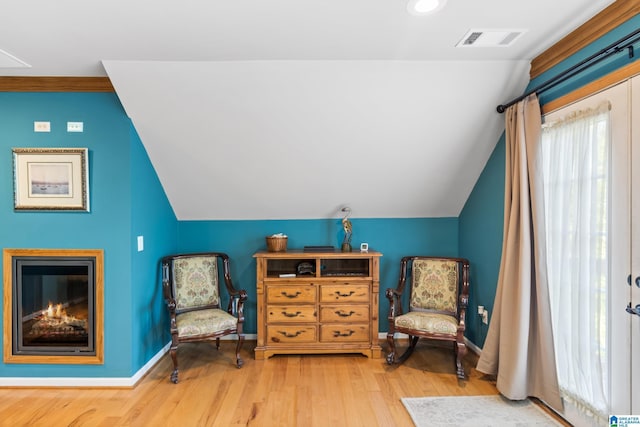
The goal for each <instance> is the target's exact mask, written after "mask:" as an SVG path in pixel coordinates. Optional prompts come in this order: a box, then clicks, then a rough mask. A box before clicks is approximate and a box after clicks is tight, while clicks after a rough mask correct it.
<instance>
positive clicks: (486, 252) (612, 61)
mask: <svg viewBox="0 0 640 427" xmlns="http://www.w3.org/2000/svg"><path fill="white" fill-rule="evenodd" d="M639 27H640V16H635V17H634V18H632V19H631V20H629V21H627V22H625V23H624V24H622V25H620V26H619V27H618V28H616V29H614V30H613V31H611V32H610V33H608V34H606V35H604V36H603V37H601V38H600V39H598V40H596V41H595V42H593V43H592V44H590V45H589V46H587V47H585V48H583V49H582V50H580V51H579V52H577V53H576V54H575V55H572V56H571V57H569V58H567V59H566V60H565V61H563V62H561V63H560V64H558V65H556V66H555V67H553V68H551V69H550V70H548V71H546V72H545V73H543V74H542V75H540V76H538V77H537V78H536V79H534V80H532V81H531V82H529V85H528V88H527V91H528V90H531V89H532V88H535V87H538V86H539V85H541V84H542V83H545V82H546V81H548V80H549V79H551V78H552V77H554V76H555V75H557V74H559V73H561V72H562V71H564V70H566V69H568V68H570V67H571V66H573V65H575V64H578V63H579V62H581V61H583V60H584V59H586V58H588V57H589V56H591V55H594V54H595V53H597V52H599V51H600V50H602V49H604V48H606V47H607V46H609V45H610V44H612V43H614V42H616V41H617V40H619V39H621V38H622V37H624V36H625V35H627V34H629V33H631V32H633V31H635V30H637V29H638V28H639ZM639 45H640V43H638V44H636V45H635V46H634V47H635V52H636V56H635V57H634V58H629V57H628V55H627V51H626V50H625V51H624V52H622V53H620V54H618V55H615V56H614V57H611V58H609V59H607V60H604V61H602V62H600V63H598V64H597V65H595V66H594V67H592V68H590V69H589V70H588V71H586V72H584V73H581V74H580V75H579V76H578V77H576V78H572V79H569V80H567V81H565V82H563V83H561V84H559V85H558V86H556V87H555V88H553V89H552V90H549V91H546V92H543V93H542V94H541V95H540V96H539V98H540V102H541V104H545V103H548V102H549V101H552V100H554V99H556V98H558V97H560V96H563V95H565V94H567V93H569V92H571V91H573V90H575V89H577V88H578V87H581V86H583V85H585V84H586V83H589V82H591V81H593V80H596V79H598V78H600V77H602V76H604V75H606V74H608V73H610V72H612V71H614V70H616V69H618V68H620V67H623V66H625V65H627V64H629V63H631V62H633V61H636V60H637V59H638V57H639V56H640V46H639ZM504 101H505V102H506V101H508V100H504ZM504 144H505V142H504V134H503V135H502V137H501V138H500V140H499V142H498V144H497V146H496V148H495V150H494V152H493V154H492V156H491V158H490V159H489V161H488V162H487V164H486V166H485V168H484V170H483V172H482V174H481V175H480V178H479V179H478V182H477V183H476V185H475V187H474V189H473V191H472V193H471V195H470V196H469V198H468V200H467V202H466V204H465V206H464V209H463V210H462V212H461V214H460V217H459V219H460V236H461V237H460V256H463V257H466V258H469V259H470V260H471V279H472V288H471V296H470V306H471V314H472V315H471V316H470V318H469V321H468V323H469V328H468V333H467V336H468V337H469V339H470V340H471V341H472V342H474V343H475V344H476V345H478V346H480V347H482V346H483V345H484V340H485V338H486V332H487V326H486V325H482V324H480V322H479V321H478V320H479V319H478V316H477V314H474V310H475V309H476V307H477V306H478V305H485V306H487V307H489V309H490V313H493V310H492V308H493V300H494V299H495V292H496V285H497V279H498V272H499V269H500V258H501V252H502V235H503V230H502V227H503V222H504V211H503V205H504V201H503V198H504V177H505V171H504V161H505V158H504V156H505V148H504ZM498 240H499V243H498ZM475 313H477V312H475Z"/></svg>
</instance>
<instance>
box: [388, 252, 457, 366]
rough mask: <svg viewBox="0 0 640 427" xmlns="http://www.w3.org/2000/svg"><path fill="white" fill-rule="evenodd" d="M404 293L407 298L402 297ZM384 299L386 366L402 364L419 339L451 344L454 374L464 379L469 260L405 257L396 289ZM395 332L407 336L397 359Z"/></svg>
mask: <svg viewBox="0 0 640 427" xmlns="http://www.w3.org/2000/svg"><path fill="white" fill-rule="evenodd" d="M407 278H409V279H408V282H409V285H408V286H407ZM405 290H406V291H407V292H408V294H409V295H408V298H407V297H404V298H403V293H404V292H405ZM386 297H387V298H388V299H389V316H388V319H389V332H388V333H387V342H388V344H389V347H390V352H389V354H388V355H387V363H388V364H389V365H391V364H394V363H402V362H404V361H405V360H406V359H407V358H408V357H409V356H410V355H411V354H412V353H413V350H414V349H415V347H416V344H417V343H418V340H419V339H420V338H428V339H434V340H445V341H452V342H453V350H454V353H455V354H456V374H457V375H458V378H461V379H464V378H465V373H464V368H463V366H462V358H463V357H464V355H465V354H466V352H467V347H466V345H465V342H464V330H465V312H466V308H467V304H468V302H469V261H467V260H466V259H463V258H448V257H426V256H408V257H404V258H402V260H401V262H400V280H399V282H398V287H397V288H396V289H392V288H389V289H387V291H386ZM403 300H404V301H405V303H406V302H407V300H408V306H409V309H408V310H407V311H406V312H405V311H404V310H403V309H402V306H403ZM396 332H400V333H404V334H407V335H409V346H408V348H407V349H406V351H405V352H404V353H403V354H402V355H401V356H400V357H396V345H395V333H396Z"/></svg>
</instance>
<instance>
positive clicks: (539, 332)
mask: <svg viewBox="0 0 640 427" xmlns="http://www.w3.org/2000/svg"><path fill="white" fill-rule="evenodd" d="M541 120H542V119H541V114H540V105H539V103H538V97H537V96H536V95H535V94H533V95H531V96H529V97H527V98H526V99H525V100H523V101H521V102H519V103H517V104H515V105H512V106H511V107H509V108H508V109H507V111H506V117H505V126H506V130H505V134H506V170H505V175H506V176H505V197H504V240H503V244H502V260H501V263H500V273H499V275H498V286H497V290H496V299H495V302H494V307H493V316H492V318H491V323H490V325H489V332H488V334H487V339H486V341H485V343H484V347H483V349H482V354H481V356H480V360H479V361H478V366H477V369H478V370H479V371H480V372H484V373H486V374H492V375H497V387H498V390H499V391H500V393H502V394H503V395H504V396H505V397H507V398H509V399H512V400H522V399H526V398H527V397H529V396H533V397H537V398H539V399H541V400H542V401H544V402H546V403H547V404H548V405H550V406H551V407H553V408H554V409H556V410H558V411H561V410H562V400H561V398H560V391H559V387H558V377H557V373H556V366H555V353H554V347H553V336H552V329H551V310H550V306H549V293H548V287H547V281H546V276H545V274H544V271H543V270H542V269H539V268H536V265H537V264H538V263H537V262H536V258H538V261H539V258H540V256H544V253H543V251H541V250H538V249H537V247H539V248H544V244H543V242H542V241H541V240H540V238H538V234H540V236H543V233H542V232H540V233H538V232H537V231H538V230H537V229H538V227H536V226H534V223H535V221H534V219H535V212H536V211H537V210H541V209H540V208H541V207H536V202H538V201H539V202H540V203H542V199H541V198H539V197H535V191H532V189H535V188H536V187H535V185H534V182H533V174H534V171H535V162H536V157H537V150H538V144H539V140H540V132H541V124H542V123H541ZM539 265H543V263H542V262H539Z"/></svg>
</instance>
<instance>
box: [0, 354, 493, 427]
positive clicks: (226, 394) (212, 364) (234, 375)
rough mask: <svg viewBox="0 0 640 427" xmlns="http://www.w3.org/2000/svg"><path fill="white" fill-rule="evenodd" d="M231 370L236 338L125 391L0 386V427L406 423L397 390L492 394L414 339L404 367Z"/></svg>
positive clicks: (315, 364)
mask: <svg viewBox="0 0 640 427" xmlns="http://www.w3.org/2000/svg"><path fill="white" fill-rule="evenodd" d="M254 346H255V341H248V342H247V343H245V346H244V349H243V352H242V356H243V358H244V361H245V365H244V366H243V367H242V368H241V369H238V368H236V367H235V364H234V362H235V360H234V344H233V343H232V342H228V341H227V342H223V343H222V346H221V349H220V351H216V349H215V346H214V345H213V344H209V343H194V344H182V345H181V346H180V349H179V351H178V353H179V356H178V360H179V363H180V382H179V383H178V384H177V385H174V384H173V383H171V382H170V381H169V375H170V373H171V369H172V365H171V360H170V358H169V357H168V355H165V356H164V357H163V358H162V359H161V360H160V362H159V363H158V364H157V365H156V366H155V367H153V369H151V371H150V372H149V373H148V374H147V375H146V376H145V378H143V379H142V380H141V381H140V382H139V384H138V385H137V386H136V387H135V388H133V389H112V388H108V389H69V388H66V389H64V388H61V389H57V388H47V389H43V388H38V389H23V388H12V389H0V425H2V426H47V427H56V426H92V427H93V426H109V427H112V426H180V427H183V426H224V427H227V426H260V427H264V426H277V427H284V426H299V427H307V426H309V427H315V426H334V427H339V426H366V427H372V426H385V427H387V426H389V427H390V426H412V425H413V424H412V422H411V418H410V417H409V415H408V413H407V412H406V410H405V409H404V406H403V405H402V403H401V401H400V398H401V397H419V396H458V395H460V396H463V395H465V396H466V395H491V394H497V393H498V391H497V390H496V387H495V382H494V381H493V380H492V379H491V378H488V377H486V376H483V375H482V374H481V373H479V372H477V371H476V370H475V369H474V367H475V364H476V361H477V356H476V355H475V354H473V353H472V352H468V354H467V356H466V358H465V369H466V372H467V375H468V376H469V378H468V379H467V380H465V381H459V380H458V379H457V378H456V375H455V369H454V362H453V351H452V350H451V347H450V346H449V345H447V346H446V347H443V346H442V345H440V344H430V343H428V342H422V341H421V342H420V343H419V344H418V347H417V349H416V351H415V352H414V354H413V356H412V357H411V358H410V359H409V360H408V361H406V362H405V364H404V365H402V366H388V365H387V364H386V363H385V361H384V359H368V358H366V357H364V356H361V355H305V356H295V355H293V356H292V355H282V356H273V357H271V358H270V359H267V360H255V359H254V358H253V348H254Z"/></svg>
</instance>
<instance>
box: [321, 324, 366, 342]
mask: <svg viewBox="0 0 640 427" xmlns="http://www.w3.org/2000/svg"><path fill="white" fill-rule="evenodd" d="M320 341H321V342H333V343H335V342H356V341H369V325H368V324H365V325H362V324H351V325H346V324H339V323H336V324H332V325H322V326H320Z"/></svg>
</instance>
